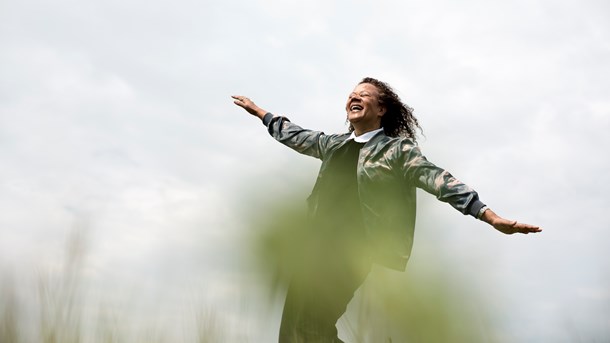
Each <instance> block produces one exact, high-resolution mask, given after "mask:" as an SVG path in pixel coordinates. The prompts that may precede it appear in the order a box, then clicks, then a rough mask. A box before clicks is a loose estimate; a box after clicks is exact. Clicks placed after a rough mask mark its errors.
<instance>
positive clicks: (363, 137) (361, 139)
mask: <svg viewBox="0 0 610 343" xmlns="http://www.w3.org/2000/svg"><path fill="white" fill-rule="evenodd" d="M382 131H383V128H379V129H377V130H373V131H369V132H365V133H363V134H361V135H360V136H356V134H355V133H354V132H352V134H351V135H350V136H349V137H348V138H347V139H348V140H349V139H353V140H354V141H356V142H358V143H366V142H368V141H370V140H371V138H373V136H375V135H376V134H378V133H379V132H382Z"/></svg>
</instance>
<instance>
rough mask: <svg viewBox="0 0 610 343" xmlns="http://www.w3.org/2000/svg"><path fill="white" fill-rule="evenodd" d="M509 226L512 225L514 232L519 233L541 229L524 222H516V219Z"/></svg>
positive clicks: (539, 230)
mask: <svg viewBox="0 0 610 343" xmlns="http://www.w3.org/2000/svg"><path fill="white" fill-rule="evenodd" d="M511 226H512V227H513V229H514V230H515V232H520V233H523V234H528V233H530V232H531V233H534V232H541V231H542V229H541V228H540V227H539V226H535V225H530V224H525V223H518V222H516V221H515V222H514V223H513V224H512V225H511Z"/></svg>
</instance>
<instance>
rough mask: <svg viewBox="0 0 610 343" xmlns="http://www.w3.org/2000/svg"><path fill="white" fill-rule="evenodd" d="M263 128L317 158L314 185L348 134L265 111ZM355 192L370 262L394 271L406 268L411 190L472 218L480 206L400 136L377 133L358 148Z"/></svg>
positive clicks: (313, 201) (312, 205)
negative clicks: (306, 126) (325, 130)
mask: <svg viewBox="0 0 610 343" xmlns="http://www.w3.org/2000/svg"><path fill="white" fill-rule="evenodd" d="M263 124H265V125H266V126H267V129H268V131H269V133H270V134H271V136H272V137H273V138H275V139H276V140H278V141H279V142H281V143H282V144H284V145H286V146H288V147H290V148H291V149H293V150H295V151H297V152H299V153H301V154H305V155H308V156H312V157H315V158H318V159H320V160H322V165H321V167H320V171H319V173H318V179H317V181H319V180H320V179H321V178H322V177H323V176H324V174H325V172H326V168H327V166H328V161H329V160H330V158H331V157H332V155H333V152H334V151H336V150H337V149H338V148H340V147H341V146H342V145H343V144H345V142H346V141H347V139H348V138H349V136H350V134H349V133H345V134H332V135H326V134H324V133H323V132H319V131H312V130H307V129H303V128H301V127H299V126H298V125H295V124H293V123H291V122H290V121H289V120H288V119H287V118H285V117H281V116H273V115H271V114H270V113H268V114H267V115H266V116H265V117H264V118H263ZM357 180H358V194H359V197H360V208H361V210H362V217H363V221H364V225H365V230H366V236H367V240H368V241H370V242H369V243H370V244H371V248H372V251H373V259H374V261H375V262H377V263H379V264H382V265H385V266H387V267H389V268H392V269H396V270H404V268H405V267H406V264H407V261H408V259H409V255H410V253H411V247H412V245H413V232H414V228H415V213H416V191H415V190H416V187H417V188H421V189H423V190H425V191H426V192H428V193H430V194H433V195H434V196H436V198H437V199H439V200H441V201H444V202H447V203H449V204H450V205H451V206H453V207H454V208H455V209H457V210H458V211H460V212H462V213H463V214H470V215H472V216H475V217H476V214H477V213H478V212H479V210H480V209H481V208H482V207H483V206H484V204H483V203H482V202H481V201H480V200H479V199H478V195H477V193H476V192H475V191H474V190H473V189H471V188H470V187H468V186H467V185H465V184H464V183H462V182H460V181H459V180H457V179H456V178H454V177H453V176H452V175H451V174H450V173H449V172H447V171H446V170H444V169H442V168H440V167H437V166H436V165H434V164H433V163H431V162H429V161H428V160H426V158H425V157H424V156H423V155H422V153H421V151H420V149H419V148H418V147H417V146H416V145H415V144H414V143H413V142H412V141H411V140H410V139H407V138H404V137H397V138H393V137H389V136H387V135H385V134H384V133H383V131H381V132H379V133H378V134H376V135H375V136H373V137H372V138H371V139H370V140H369V141H368V142H367V143H366V144H365V145H364V146H363V147H362V149H360V153H359V157H358V164H357ZM318 185H319V182H316V184H315V186H314V188H313V191H312V193H311V195H310V196H309V198H308V203H309V210H310V213H311V214H315V212H316V211H317V205H318V201H317V196H318V191H317V187H318Z"/></svg>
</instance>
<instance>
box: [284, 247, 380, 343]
mask: <svg viewBox="0 0 610 343" xmlns="http://www.w3.org/2000/svg"><path fill="white" fill-rule="evenodd" d="M343 244H345V242H343ZM338 250H341V249H336V246H335V249H332V253H330V252H322V253H321V252H320V251H317V252H314V253H313V254H312V256H311V260H310V261H308V262H307V263H305V264H304V265H303V268H302V270H299V271H297V272H296V273H295V275H294V276H293V278H292V281H291V283H290V285H289V288H288V292H287V294H286V302H285V303H284V311H283V313H282V321H281V325H280V335H279V342H280V343H337V342H343V341H341V340H340V339H339V337H338V336H337V328H336V326H335V325H336V323H337V320H339V318H340V317H341V316H342V315H343V313H344V312H345V310H346V308H347V305H348V303H349V302H350V300H351V299H352V297H353V295H354V292H355V291H356V290H357V289H358V287H360V285H361V284H362V283H363V282H364V280H365V279H366V276H367V275H368V273H369V271H370V269H371V263H370V261H369V260H368V259H367V258H365V257H363V256H358V257H354V256H353V254H351V253H349V252H347V253H342V252H340V251H338ZM361 254H362V253H361Z"/></svg>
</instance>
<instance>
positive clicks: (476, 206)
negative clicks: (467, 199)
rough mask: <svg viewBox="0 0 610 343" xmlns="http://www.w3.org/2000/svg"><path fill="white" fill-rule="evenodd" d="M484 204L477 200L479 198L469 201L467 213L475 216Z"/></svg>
mask: <svg viewBox="0 0 610 343" xmlns="http://www.w3.org/2000/svg"><path fill="white" fill-rule="evenodd" d="M484 206H485V204H484V203H483V202H482V201H481V200H479V199H475V200H473V201H472V203H470V206H468V214H470V215H471V216H473V217H475V218H476V217H477V215H478V214H479V211H480V210H481V209H482V208H483V207H484Z"/></svg>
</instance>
